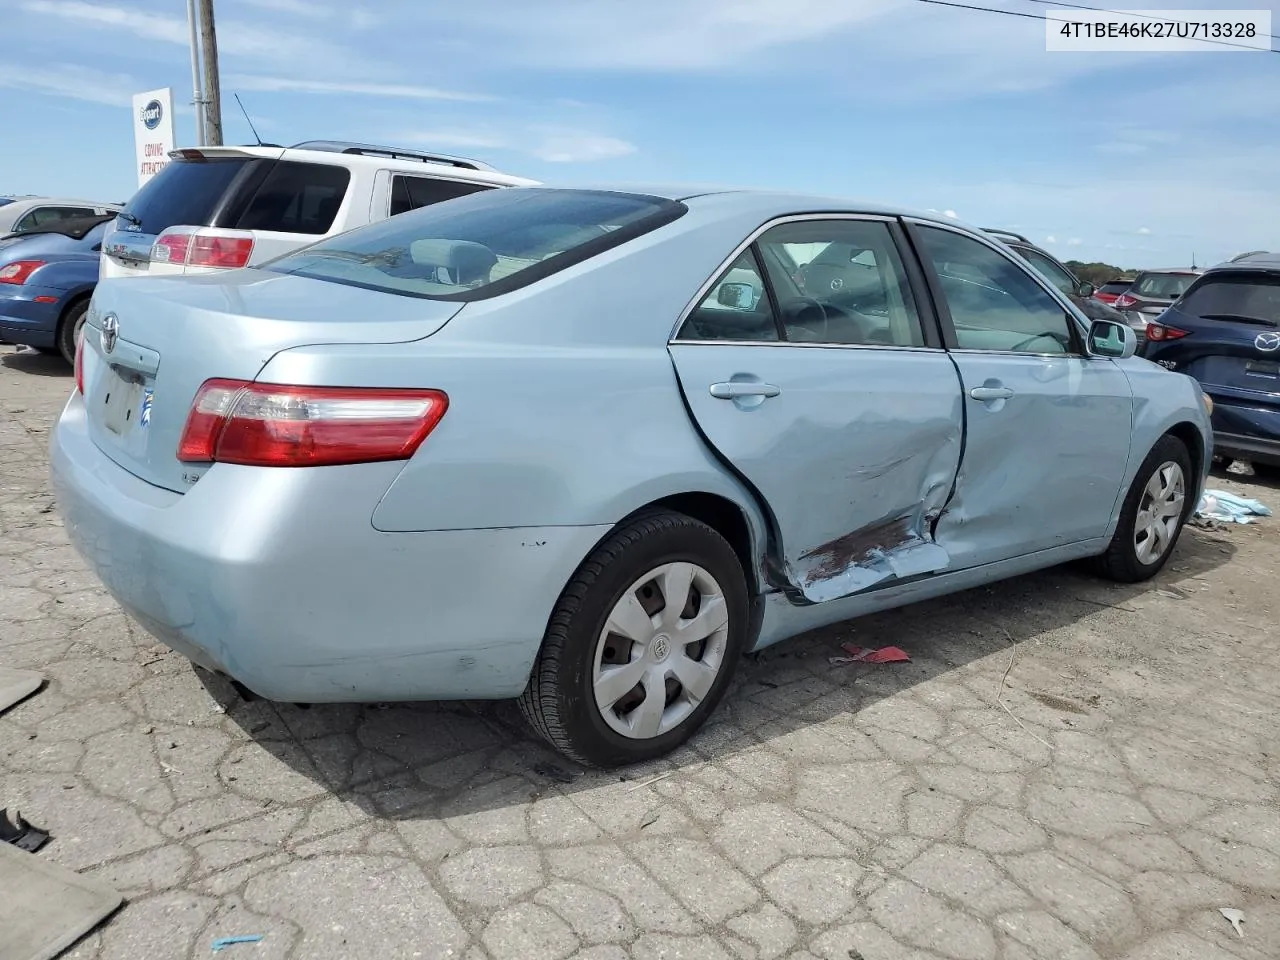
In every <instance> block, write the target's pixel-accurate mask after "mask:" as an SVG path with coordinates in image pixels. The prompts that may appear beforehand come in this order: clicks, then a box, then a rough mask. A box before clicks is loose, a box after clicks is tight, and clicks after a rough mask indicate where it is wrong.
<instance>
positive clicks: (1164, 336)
mask: <svg viewBox="0 0 1280 960" xmlns="http://www.w3.org/2000/svg"><path fill="white" fill-rule="evenodd" d="M1187 333H1188V331H1186V330H1179V329H1178V328H1177V327H1168V326H1165V325H1164V324H1163V323H1148V324H1147V339H1148V340H1155V341H1156V342H1160V341H1162V340H1181V339H1182V338H1183V337H1185V336H1186V335H1187Z"/></svg>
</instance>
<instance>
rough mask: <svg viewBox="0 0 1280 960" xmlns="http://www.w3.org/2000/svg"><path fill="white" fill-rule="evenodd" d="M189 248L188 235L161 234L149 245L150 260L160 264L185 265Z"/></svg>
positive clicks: (189, 239)
mask: <svg viewBox="0 0 1280 960" xmlns="http://www.w3.org/2000/svg"><path fill="white" fill-rule="evenodd" d="M190 246H191V234H189V233H162V234H160V236H158V237H156V242H155V243H153V244H152V245H151V259H152V260H157V261H159V262H160V263H186V262H187V250H188V248H189V247H190Z"/></svg>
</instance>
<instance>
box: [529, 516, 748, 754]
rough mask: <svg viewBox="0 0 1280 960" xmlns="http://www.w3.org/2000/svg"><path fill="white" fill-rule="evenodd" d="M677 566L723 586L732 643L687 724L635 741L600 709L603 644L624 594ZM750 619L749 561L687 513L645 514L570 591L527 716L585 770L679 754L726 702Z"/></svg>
mask: <svg viewBox="0 0 1280 960" xmlns="http://www.w3.org/2000/svg"><path fill="white" fill-rule="evenodd" d="M674 562H688V563H694V564H696V565H698V566H700V567H702V568H703V569H704V570H705V571H706V572H707V573H709V574H710V575H711V576H712V577H713V578H714V579H715V580H716V582H717V584H718V585H719V586H720V589H721V592H722V593H723V596H724V598H725V603H726V608H727V612H728V631H727V633H728V636H727V643H726V647H725V650H724V655H723V658H722V660H721V665H720V668H719V673H718V675H717V676H716V677H715V680H714V682H713V683H712V685H711V687H710V689H709V691H708V693H707V695H706V696H705V697H704V698H703V699H702V700H701V702H700V703H699V704H698V705H697V707H696V708H694V709H693V711H692V712H691V713H690V714H689V715H688V716H687V717H686V718H685V719H684V720H683V722H681V723H680V724H679V725H678V726H676V727H674V728H673V729H671V730H668V731H666V732H665V733H660V734H659V735H657V736H654V737H651V738H649V739H633V738H630V737H626V736H623V735H622V734H620V733H618V732H616V731H615V730H613V729H612V728H611V727H610V726H609V725H608V723H606V721H605V719H604V717H603V716H602V715H601V712H600V709H599V708H598V707H597V705H596V700H595V694H594V691H593V688H592V675H593V670H594V667H595V654H596V646H597V643H598V641H599V639H600V635H601V632H602V631H603V630H604V626H605V622H606V620H607V619H608V617H609V615H610V613H611V612H612V610H613V608H614V605H615V604H616V603H618V601H619V600H620V599H621V598H622V597H623V595H624V593H625V591H626V590H627V589H628V588H629V587H631V586H632V584H634V583H635V582H636V581H637V580H638V579H639V578H641V577H643V576H644V575H645V574H646V573H647V572H648V571H650V570H655V569H657V568H658V567H660V566H662V565H663V564H666V563H674ZM748 614H749V602H748V597H747V585H746V578H745V576H744V574H743V571H742V565H741V563H740V562H739V560H738V557H737V554H735V553H734V551H733V548H732V547H731V546H729V544H728V543H727V542H726V541H725V539H724V538H723V537H721V536H720V534H718V533H717V532H716V531H715V530H713V529H711V528H710V527H709V526H707V525H706V524H704V523H701V522H699V521H697V520H694V519H692V518H691V517H688V516H685V515H684V514H679V513H673V512H667V511H663V512H653V513H647V514H642V515H639V516H637V517H636V518H634V519H632V520H630V521H627V522H626V523H624V524H623V525H622V526H621V527H619V528H618V529H617V530H615V531H614V532H613V533H612V534H611V535H610V536H609V537H608V539H606V540H605V541H604V542H603V543H602V544H600V546H599V547H597V548H596V550H595V552H593V553H592V554H591V556H590V557H588V558H587V560H586V561H584V562H583V564H582V566H581V567H579V568H578V571H577V573H576V574H575V575H574V577H573V579H572V580H570V581H569V583H568V585H567V586H566V587H565V589H564V592H563V593H561V595H560V600H559V601H558V603H557V604H556V607H555V610H554V611H553V612H552V614H551V620H550V622H549V624H548V626H547V632H546V635H545V637H544V638H543V641H542V648H541V650H540V651H539V653H538V658H537V660H536V661H535V662H534V665H533V672H532V674H531V676H530V678H529V685H528V687H526V688H525V692H524V694H523V695H522V696H521V698H520V709H521V712H522V713H523V714H524V716H525V719H526V720H528V722H529V724H530V725H531V726H532V727H533V729H534V730H535V731H536V732H537V733H539V734H540V735H541V736H542V737H544V738H545V739H546V740H547V741H548V742H549V743H550V744H551V745H552V746H553V747H555V748H556V749H557V750H558V751H560V752H561V753H562V754H564V755H565V756H567V757H569V758H570V759H572V760H575V761H577V762H578V763H581V764H584V765H586V766H592V767H614V766H622V765H625V764H631V763H640V762H643V761H646V760H652V759H654V758H656V757H660V756H663V755H664V754H667V753H670V752H671V751H672V750H674V749H675V748H676V747H678V746H679V745H680V744H682V743H683V742H684V741H685V740H687V739H688V738H689V737H690V736H691V735H692V734H693V733H694V731H696V730H697V729H698V728H699V727H700V726H701V725H702V723H703V721H704V720H705V719H706V718H707V716H708V715H709V714H710V713H711V711H712V710H714V709H715V707H716V705H717V704H718V703H719V701H720V699H721V698H722V697H723V696H724V692H725V690H726V689H727V688H728V686H729V683H730V681H731V680H732V678H733V672H734V669H735V668H736V667H737V662H738V660H739V659H740V658H741V655H742V650H743V645H744V644H745V642H746V637H747V630H748V619H749V616H748Z"/></svg>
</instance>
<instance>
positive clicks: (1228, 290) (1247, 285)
mask: <svg viewBox="0 0 1280 960" xmlns="http://www.w3.org/2000/svg"><path fill="white" fill-rule="evenodd" d="M1179 309H1180V310H1182V312H1183V313H1186V314H1189V315H1191V316H1195V317H1205V318H1208V319H1211V320H1218V319H1221V320H1225V321H1231V320H1235V319H1237V318H1247V319H1246V320H1244V322H1248V320H1262V321H1267V323H1266V325H1267V326H1280V276H1274V275H1269V274H1268V275H1259V274H1256V273H1248V274H1244V273H1236V274H1231V273H1228V274H1222V275H1221V276H1209V277H1206V278H1205V279H1204V280H1203V281H1202V282H1201V283H1200V284H1199V285H1198V286H1196V287H1195V288H1194V289H1193V290H1192V291H1191V292H1190V293H1188V294H1187V298H1186V299H1185V300H1183V301H1182V303H1181V304H1180V305H1179Z"/></svg>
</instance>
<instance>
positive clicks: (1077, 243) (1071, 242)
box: [1067, 237, 1084, 247]
mask: <svg viewBox="0 0 1280 960" xmlns="http://www.w3.org/2000/svg"><path fill="white" fill-rule="evenodd" d="M1082 243H1084V241H1083V240H1081V239H1080V238H1079V237H1072V238H1071V239H1070V240H1068V241H1067V246H1068V247H1078V246H1080V244H1082Z"/></svg>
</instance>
